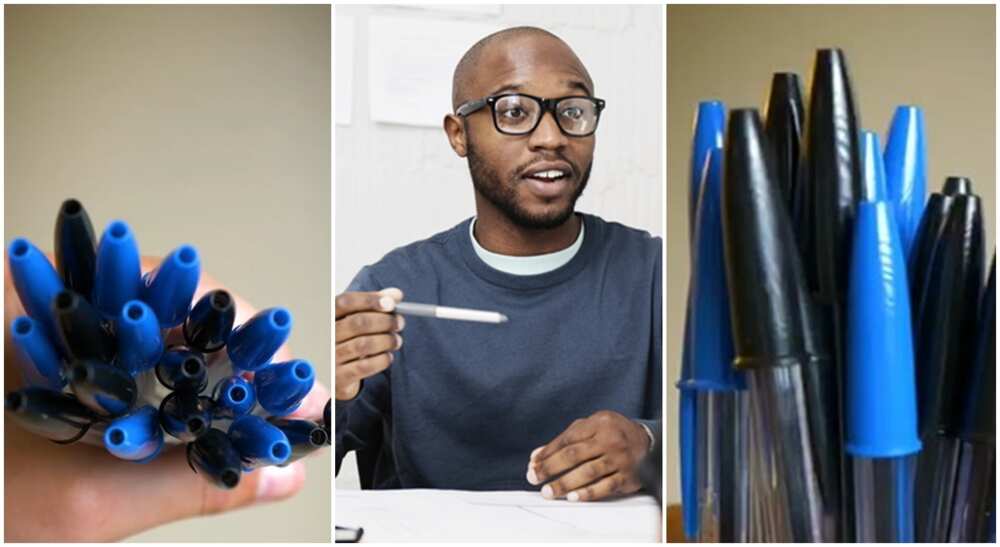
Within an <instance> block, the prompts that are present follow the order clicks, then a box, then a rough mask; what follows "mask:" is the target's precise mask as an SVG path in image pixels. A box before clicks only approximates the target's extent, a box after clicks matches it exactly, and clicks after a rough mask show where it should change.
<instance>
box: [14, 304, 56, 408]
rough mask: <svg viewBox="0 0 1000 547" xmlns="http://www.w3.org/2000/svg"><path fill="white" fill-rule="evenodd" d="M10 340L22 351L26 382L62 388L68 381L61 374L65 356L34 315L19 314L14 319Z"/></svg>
mask: <svg viewBox="0 0 1000 547" xmlns="http://www.w3.org/2000/svg"><path fill="white" fill-rule="evenodd" d="M10 330H11V340H13V342H14V345H15V346H17V349H18V351H20V352H21V358H22V362H23V363H24V367H22V369H21V373H22V376H23V377H24V382H25V383H26V384H28V385H32V386H40V387H46V388H48V389H52V390H55V391H61V390H62V388H63V386H65V385H66V379H65V378H64V377H63V374H62V360H61V359H60V358H59V353H58V352H57V351H56V349H55V346H54V345H53V344H52V343H51V342H50V341H49V340H48V339H47V338H46V337H45V333H43V332H42V329H41V326H40V325H39V323H38V322H37V321H35V320H34V319H32V318H30V317H27V316H24V315H22V316H20V317H17V318H15V319H14V322H13V323H11V326H10Z"/></svg>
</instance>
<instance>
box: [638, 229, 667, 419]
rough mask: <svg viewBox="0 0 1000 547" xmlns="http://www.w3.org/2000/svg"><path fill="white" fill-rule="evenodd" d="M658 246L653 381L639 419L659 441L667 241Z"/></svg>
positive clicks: (652, 324)
mask: <svg viewBox="0 0 1000 547" xmlns="http://www.w3.org/2000/svg"><path fill="white" fill-rule="evenodd" d="M655 240H656V242H657V244H658V246H657V252H656V258H655V260H654V261H653V264H654V268H653V279H652V283H653V290H652V302H650V307H651V310H650V317H651V320H650V329H651V330H652V333H651V336H650V348H649V350H650V351H649V367H648V369H647V370H648V371H649V378H648V380H647V383H646V386H647V388H646V404H645V405H644V406H645V412H643V415H642V418H640V419H638V420H636V421H637V422H639V423H640V424H642V425H643V426H645V427H646V428H648V430H649V432H651V433H652V436H653V437H654V438H656V439H662V438H663V261H662V260H661V258H662V257H663V244H662V243H663V240H662V239H660V238H655Z"/></svg>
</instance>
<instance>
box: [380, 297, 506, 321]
mask: <svg viewBox="0 0 1000 547" xmlns="http://www.w3.org/2000/svg"><path fill="white" fill-rule="evenodd" d="M393 311H395V312H396V313H399V314H403V315H416V316H419V317H434V318H437V319H452V320H456V321H474V322H477V323H506V322H507V320H508V318H507V316H506V315H504V314H502V313H499V312H495V311H483V310H472V309H468V308H453V307H450V306H436V305H434V304H418V303H416V302H400V303H398V304H396V307H395V309H394V310H393Z"/></svg>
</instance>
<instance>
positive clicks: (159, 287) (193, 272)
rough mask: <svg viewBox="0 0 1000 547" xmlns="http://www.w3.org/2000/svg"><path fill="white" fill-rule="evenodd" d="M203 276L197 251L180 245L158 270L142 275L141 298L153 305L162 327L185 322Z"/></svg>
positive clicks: (188, 246) (151, 306) (174, 325)
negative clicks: (200, 277) (199, 279)
mask: <svg viewBox="0 0 1000 547" xmlns="http://www.w3.org/2000/svg"><path fill="white" fill-rule="evenodd" d="M200 275H201V259H200V258H199V257H198V251H197V250H195V248H194V247H192V246H190V245H181V246H180V247H178V248H177V249H175V250H174V251H173V252H171V253H170V254H168V255H167V256H166V258H164V259H163V262H161V263H160V265H159V266H157V267H156V269H155V270H153V271H151V272H149V273H147V274H146V275H145V276H143V289H142V299H143V300H144V301H145V302H146V303H147V304H149V307H150V308H153V311H154V312H155V313H156V317H157V318H158V319H159V320H160V327H161V328H164V329H167V328H171V327H176V326H177V325H180V324H181V323H183V322H184V319H185V318H186V317H187V314H188V310H190V309H191V299H192V298H194V291H195V289H196V288H198V277H199V276H200Z"/></svg>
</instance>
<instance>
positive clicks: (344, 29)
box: [333, 15, 354, 125]
mask: <svg viewBox="0 0 1000 547" xmlns="http://www.w3.org/2000/svg"><path fill="white" fill-rule="evenodd" d="M335 19H336V21H337V26H336V27H335V29H334V32H333V39H334V42H333V55H334V66H336V67H337V70H336V73H335V74H334V77H333V81H334V90H335V92H336V94H337V95H336V104H335V105H334V112H335V115H334V121H335V122H336V124H337V125H351V107H352V106H353V104H354V103H353V101H354V95H353V91H354V17H352V16H350V15H343V16H341V15H338V16H337V17H336V18H335Z"/></svg>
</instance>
